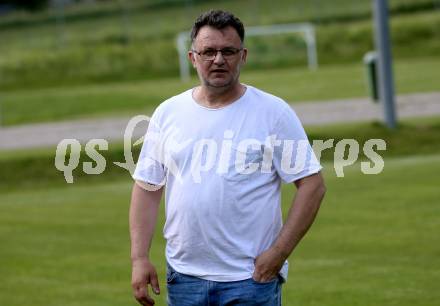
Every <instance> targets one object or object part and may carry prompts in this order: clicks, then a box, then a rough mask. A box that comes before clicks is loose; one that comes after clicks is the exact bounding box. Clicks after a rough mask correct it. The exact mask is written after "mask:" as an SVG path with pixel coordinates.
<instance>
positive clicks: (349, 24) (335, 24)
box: [0, 0, 440, 90]
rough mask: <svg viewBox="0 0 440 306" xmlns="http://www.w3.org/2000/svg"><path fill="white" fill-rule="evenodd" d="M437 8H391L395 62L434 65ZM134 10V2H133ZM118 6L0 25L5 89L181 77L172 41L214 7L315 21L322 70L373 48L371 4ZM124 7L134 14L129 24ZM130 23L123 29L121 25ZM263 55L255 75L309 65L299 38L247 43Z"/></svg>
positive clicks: (398, 1)
mask: <svg viewBox="0 0 440 306" xmlns="http://www.w3.org/2000/svg"><path fill="white" fill-rule="evenodd" d="M434 1H437V0H395V1H390V4H391V10H392V18H391V38H392V42H393V50H394V55H395V57H396V58H401V59H405V58H416V57H438V54H439V53H440V32H439V31H438V28H439V27H440V10H438V9H436V6H435V3H434ZM128 2H130V3H128ZM154 2H155V3H152V2H146V1H124V2H120V1H113V2H112V3H108V4H105V5H102V3H101V2H99V4H97V5H95V6H93V5H92V6H87V5H84V4H83V5H82V6H81V5H78V6H77V7H76V9H75V7H72V8H71V9H69V8H68V9H66V14H65V23H64V26H60V25H59V24H57V23H56V20H57V17H56V15H55V14H54V11H53V10H52V12H50V13H46V12H43V13H38V14H35V15H29V14H28V15H24V16H20V15H14V14H13V15H11V16H4V17H3V18H0V38H1V41H2V44H0V53H1V54H2V56H1V57H0V89H1V90H12V89H22V88H28V87H33V88H36V87H39V88H43V87H51V86H54V85H56V86H68V85H71V84H90V83H108V82H118V81H122V80H125V81H127V80H140V79H142V80H143V79H147V78H148V79H155V78H166V77H171V76H176V75H178V58H177V52H176V50H175V37H176V35H177V33H178V32H180V31H186V30H188V29H189V28H190V27H191V24H192V22H193V20H194V18H195V17H196V16H198V15H199V14H200V13H201V12H203V11H205V10H208V9H211V8H213V7H214V8H223V9H228V10H231V11H232V12H235V13H237V14H238V15H239V16H240V17H241V18H242V20H243V21H244V23H245V25H246V26H253V25H267V24H279V23H297V22H305V21H307V22H313V23H314V24H315V25H316V33H317V49H318V57H319V60H320V62H321V63H323V64H336V63H354V62H356V61H360V60H361V58H362V56H363V54H365V52H367V51H369V50H371V49H373V38H372V36H373V35H372V29H373V27H372V20H371V4H370V3H369V1H355V2H353V1H350V0H334V1H326V0H314V1H305V0H302V1H289V0H280V1H277V5H273V3H272V1H270V0H260V1H255V0H243V1H230V0H222V1H216V2H214V1H176V0H172V1H154ZM123 3H127V6H128V11H127V13H126V15H124V8H123V7H121V5H122V4H123ZM124 20H125V21H124ZM246 44H247V45H248V46H249V47H252V48H253V50H254V54H256V55H257V56H254V57H250V58H249V63H248V67H249V69H254V70H257V69H263V68H264V69H268V68H270V69H272V68H283V67H287V66H291V67H296V66H298V65H300V66H304V65H305V63H306V59H305V54H306V53H305V46H304V42H303V41H302V39H300V38H299V37H298V36H292V35H279V36H271V37H269V36H266V37H264V38H261V37H260V38H250V39H247V40H246Z"/></svg>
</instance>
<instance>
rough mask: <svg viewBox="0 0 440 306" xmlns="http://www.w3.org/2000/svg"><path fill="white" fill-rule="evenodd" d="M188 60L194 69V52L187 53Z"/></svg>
mask: <svg viewBox="0 0 440 306" xmlns="http://www.w3.org/2000/svg"><path fill="white" fill-rule="evenodd" d="M188 59H189V60H190V61H191V64H192V65H193V67H194V68H196V58H195V57H194V52H192V51H191V50H189V51H188Z"/></svg>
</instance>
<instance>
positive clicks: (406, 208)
mask: <svg viewBox="0 0 440 306" xmlns="http://www.w3.org/2000/svg"><path fill="white" fill-rule="evenodd" d="M324 169H325V170H324V174H325V177H326V184H327V187H328V192H327V196H326V198H325V202H324V204H323V206H322V209H321V211H320V213H319V216H318V219H317V221H316V223H315V225H314V226H313V227H312V229H311V231H310V232H309V234H308V235H307V236H306V238H305V239H304V240H303V241H302V243H301V244H300V246H299V247H298V248H297V249H296V250H295V252H294V253H293V255H292V256H291V257H290V263H291V268H290V274H289V275H290V276H289V280H288V282H287V283H286V284H285V286H284V288H283V302H284V304H283V305H286V306H290V305H301V306H314V305H326V306H333V305H334V306H340V305H361V306H364V305H376V306H380V305H384V306H389V305H400V306H405V305H408V306H410V305H411V306H415V305H420V306H429V305H435V304H436V303H437V301H438V300H439V299H440V294H439V291H438V290H437V288H436V286H437V280H438V278H439V277H440V256H439V255H440V247H439V245H438V243H437V240H438V232H439V230H440V223H439V220H438V215H439V214H440V207H439V206H438V182H437V177H438V173H439V171H440V155H430V156H420V157H406V158H389V159H386V160H385V169H384V172H383V173H381V174H380V175H370V176H368V175H364V174H362V173H360V170H359V167H358V165H354V166H352V167H350V169H348V171H346V177H345V178H336V177H335V176H334V173H333V170H332V165H331V164H325V167H324ZM130 188H131V182H130V180H129V179H128V178H127V179H123V180H120V181H118V182H113V183H103V184H88V185H73V186H65V187H60V188H56V187H51V188H46V189H44V190H35V189H32V188H30V189H22V190H17V191H15V192H9V193H7V194H0V240H1V241H2V247H1V248H0V258H1V262H2V265H1V266H0V273H1V275H2V286H1V288H0V300H1V301H2V304H4V305H8V306H18V305H24V304H29V301H31V303H32V305H35V306H40V305H41V306H51V305H60V304H62V305H65V306H74V305H81V306H90V305H115V306H116V305H118V306H119V305H136V303H135V302H134V300H133V299H132V296H131V291H130V261H129V239H128V217H127V214H128V203H129V195H130ZM292 195H293V187H292V186H284V188H283V211H284V213H285V212H286V210H287V208H288V206H289V202H290V199H291V197H292ZM163 216H164V212H163V205H162V211H161V213H160V220H159V223H158V228H157V230H156V237H155V239H154V242H153V248H152V251H151V258H152V260H153V262H154V263H155V264H156V266H157V269H158V272H159V279H160V282H161V288H162V294H161V296H159V297H157V298H156V301H157V304H156V305H166V303H165V296H166V290H165V289H166V288H165V283H164V281H165V260H164V240H163V239H162V238H161V227H162V226H163V222H164V220H163ZM250 230H251V229H250Z"/></svg>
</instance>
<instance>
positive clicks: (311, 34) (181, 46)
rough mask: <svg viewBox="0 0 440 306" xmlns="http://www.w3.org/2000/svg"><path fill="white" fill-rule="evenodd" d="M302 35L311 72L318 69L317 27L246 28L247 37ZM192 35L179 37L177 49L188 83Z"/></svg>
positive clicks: (294, 25) (302, 24)
mask: <svg viewBox="0 0 440 306" xmlns="http://www.w3.org/2000/svg"><path fill="white" fill-rule="evenodd" d="M289 33H300V34H302V37H303V38H304V41H305V43H306V45H307V62H308V67H309V69H310V70H316V69H317V68H318V54H317V51H316V34H315V27H314V26H313V25H312V24H310V23H291V24H273V25H268V26H254V27H246V36H247V37H251V36H264V35H277V34H289ZM189 36H190V33H189V32H187V31H185V32H181V33H179V34H178V35H177V38H176V47H177V52H178V53H179V66H180V78H181V79H182V81H187V80H189V78H190V63H189V61H188V58H187V53H188V44H189V42H190V37H189Z"/></svg>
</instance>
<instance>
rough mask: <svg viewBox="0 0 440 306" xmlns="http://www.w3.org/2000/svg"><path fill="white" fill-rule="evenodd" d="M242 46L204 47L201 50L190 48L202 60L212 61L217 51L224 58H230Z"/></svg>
mask: <svg viewBox="0 0 440 306" xmlns="http://www.w3.org/2000/svg"><path fill="white" fill-rule="evenodd" d="M241 50H243V48H240V49H237V48H232V47H229V48H223V49H206V50H203V51H200V52H198V51H196V50H191V51H192V52H194V53H196V54H198V55H199V56H200V57H201V59H202V60H204V61H213V60H214V59H215V57H216V56H217V53H218V52H220V53H221V54H222V56H223V58H224V59H225V60H229V59H232V58H233V57H234V56H235V55H237V53H239V52H240V51H241Z"/></svg>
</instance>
